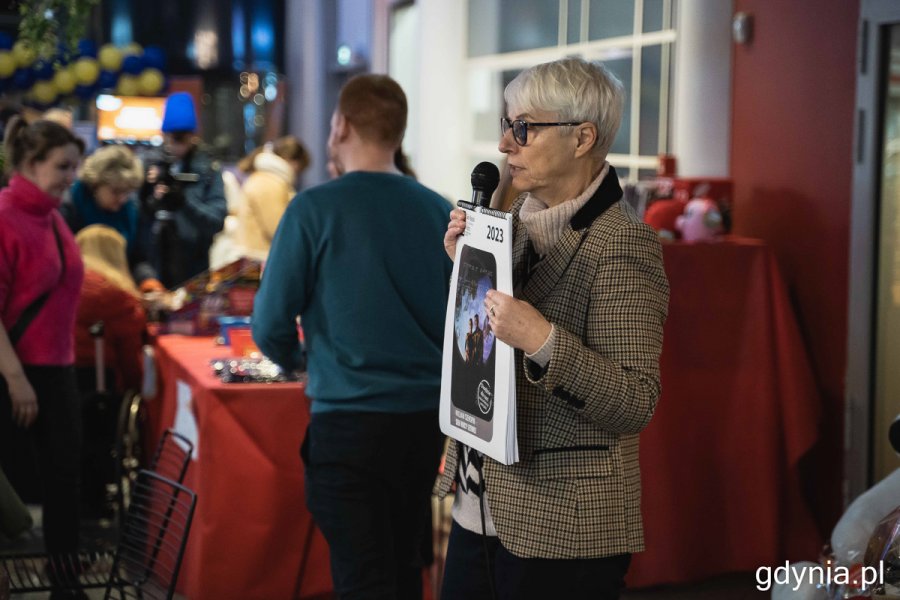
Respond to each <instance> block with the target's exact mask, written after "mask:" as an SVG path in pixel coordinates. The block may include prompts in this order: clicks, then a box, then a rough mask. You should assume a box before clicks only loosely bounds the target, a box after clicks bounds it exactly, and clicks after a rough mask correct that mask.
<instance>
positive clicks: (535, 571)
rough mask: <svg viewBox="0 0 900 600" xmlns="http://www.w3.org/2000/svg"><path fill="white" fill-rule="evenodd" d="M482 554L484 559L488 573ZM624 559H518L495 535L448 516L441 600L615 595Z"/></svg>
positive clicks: (608, 598) (610, 598)
mask: <svg viewBox="0 0 900 600" xmlns="http://www.w3.org/2000/svg"><path fill="white" fill-rule="evenodd" d="M485 545H486V546H487V548H485ZM486 557H487V559H489V560H490V572H489V571H488V569H487V561H486ZM629 564H631V555H630V554H619V555H616V556H607V557H604V558H574V559H549V558H520V557H518V556H515V555H514V554H512V553H510V552H509V550H507V549H506V548H504V547H503V544H501V543H500V541H499V539H498V538H497V537H493V536H491V537H484V536H482V535H480V534H478V533H473V532H471V531H468V530H467V529H463V528H462V527H460V526H459V525H458V524H457V523H456V521H454V522H453V526H452V528H451V529H450V542H449V546H448V547H447V561H446V563H445V564H444V581H443V585H442V587H441V600H491V599H492V598H496V599H497V600H532V599H533V600H546V599H547V598H565V599H566V600H581V599H583V600H616V599H618V597H619V593H620V592H621V590H622V588H624V586H625V573H627V572H628V565H629ZM490 573H493V578H492V577H491V575H490ZM491 583H493V585H494V588H495V589H496V595H495V596H493V595H492V594H491V590H490V587H489V586H490V584H491Z"/></svg>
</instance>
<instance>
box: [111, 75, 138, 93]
mask: <svg viewBox="0 0 900 600" xmlns="http://www.w3.org/2000/svg"><path fill="white" fill-rule="evenodd" d="M139 91H140V84H139V83H138V78H137V77H135V76H134V75H122V76H121V77H119V83H118V85H116V93H117V94H118V95H120V96H137V95H138V92H139Z"/></svg>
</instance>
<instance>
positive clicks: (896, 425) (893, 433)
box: [888, 415, 900, 453]
mask: <svg viewBox="0 0 900 600" xmlns="http://www.w3.org/2000/svg"><path fill="white" fill-rule="evenodd" d="M888 440H890V442H891V447H892V448H893V449H894V452H898V453H900V415H898V416H897V418H896V419H894V422H893V423H891V425H890V427H889V428H888Z"/></svg>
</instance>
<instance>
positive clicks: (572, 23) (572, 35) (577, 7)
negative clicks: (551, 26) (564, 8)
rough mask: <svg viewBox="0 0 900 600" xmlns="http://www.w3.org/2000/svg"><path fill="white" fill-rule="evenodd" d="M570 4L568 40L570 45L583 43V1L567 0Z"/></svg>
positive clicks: (567, 28)
mask: <svg viewBox="0 0 900 600" xmlns="http://www.w3.org/2000/svg"><path fill="white" fill-rule="evenodd" d="M567 2H568V3H569V23H568V25H567V27H566V30H567V32H568V33H567V35H566V40H567V41H568V43H570V44H578V43H580V42H581V0H567Z"/></svg>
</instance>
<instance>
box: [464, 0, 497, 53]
mask: <svg viewBox="0 0 900 600" xmlns="http://www.w3.org/2000/svg"><path fill="white" fill-rule="evenodd" d="M500 9H501V6H500V0H469V56H483V55H485V54H495V53H496V52H497V51H498V44H497V40H498V33H497V32H498V31H500Z"/></svg>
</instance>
